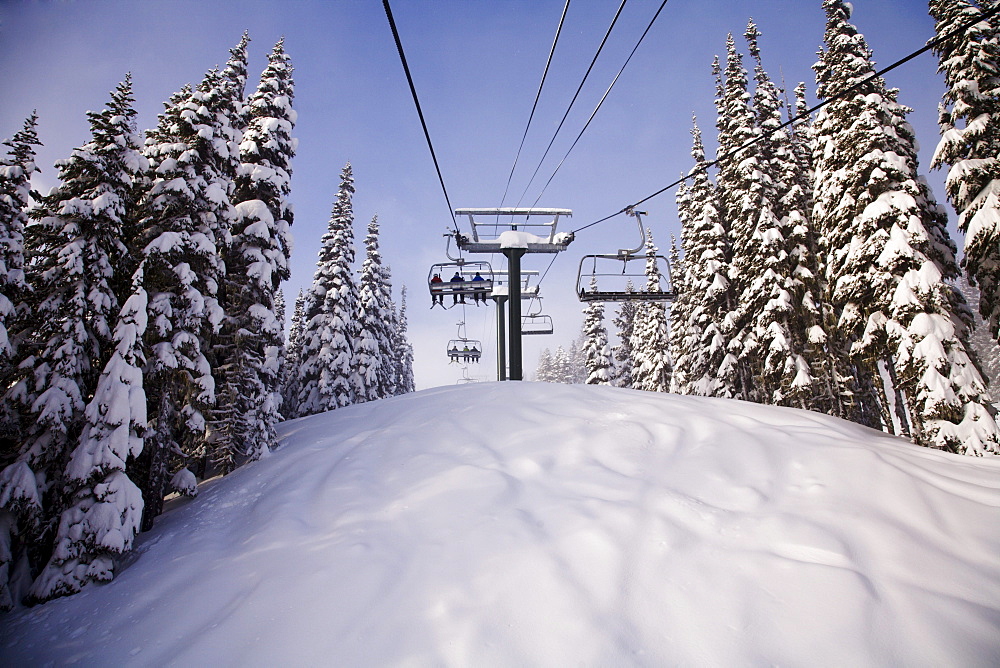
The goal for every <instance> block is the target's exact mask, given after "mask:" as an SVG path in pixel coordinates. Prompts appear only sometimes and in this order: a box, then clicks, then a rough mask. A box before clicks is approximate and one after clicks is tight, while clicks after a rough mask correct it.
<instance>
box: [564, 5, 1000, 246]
mask: <svg viewBox="0 0 1000 668" xmlns="http://www.w3.org/2000/svg"><path fill="white" fill-rule="evenodd" d="M997 13H1000V5H998V6H996V7H994V8H992V9H990V10H987V11H984V12H982V13H981V14H980V15H979V16H978V17H976V18H975V19H974V20H972V21H968V22H967V23H964V24H962V25H960V26H959V27H957V28H955V29H954V30H952V31H950V32H947V33H945V34H943V35H940V36H938V37H936V38H934V39H931V40H929V41H928V42H927V44H925V45H924V46H923V47H921V48H920V49H917V50H916V51H914V52H913V53H910V54H909V55H907V56H904V57H903V58H900V59H899V60H897V61H896V62H894V63H893V64H891V65H889V66H888V67H884V68H882V69H881V70H879V71H877V72H873V73H872V74H870V75H868V76H867V77H865V78H864V79H862V80H861V81H859V82H857V83H856V84H854V85H853V86H850V87H848V88H846V89H845V90H843V91H841V92H840V93H837V94H836V95H832V96H830V97H828V98H826V99H825V100H823V101H822V102H820V103H819V104H817V105H815V106H813V107H811V108H809V109H806V110H805V111H803V112H802V113H801V114H798V115H797V116H794V117H792V118H789V119H788V120H787V121H785V122H784V123H782V124H781V125H778V126H776V127H774V128H771V129H770V130H768V131H766V132H763V133H761V134H760V135H758V136H756V137H754V138H753V139H751V140H749V141H747V142H744V143H743V144H742V145H741V146H738V147H736V148H734V149H731V150H729V151H727V152H725V153H723V154H722V155H720V156H718V157H717V158H716V159H715V160H712V161H710V162H706V163H704V164H703V165H701V166H699V167H695V168H694V169H692V170H691V171H690V172H688V174H687V175H686V176H682V177H681V178H679V179H677V180H676V181H672V182H671V183H668V184H667V185H665V186H663V187H662V188H660V189H659V190H657V191H656V192H654V193H653V194H651V195H647V196H646V197H643V198H642V199H641V200H639V201H638V202H635V203H633V204H629V205H628V206H625V207H623V208H622V209H620V210H619V211H616V212H615V213H612V214H610V215H608V216H605V217H604V218H601V219H600V220H595V221H594V222H592V223H589V224H587V225H584V226H583V227H579V228H577V229H575V230H573V234H576V233H577V232H582V231H583V230H586V229H587V228H590V227H593V226H595V225H598V224H600V223H603V222H605V221H607V220H610V219H611V218H614V217H615V216H618V215H621V214H623V213H625V212H626V211H628V210H629V209H634V208H635V207H637V206H639V205H640V204H643V203H645V202H648V201H649V200H651V199H653V198H654V197H657V196H658V195H662V194H663V193H665V192H666V191H668V190H670V189H671V188H674V187H676V186H678V185H680V184H682V183H684V182H685V181H687V180H688V179H691V178H692V177H694V176H697V175H698V174H701V173H704V172H707V171H708V169H709V168H710V167H714V166H716V165H718V164H719V163H720V162H724V161H726V160H728V159H729V158H731V157H733V156H734V155H735V154H737V153H740V152H741V151H743V150H745V149H747V148H749V147H751V146H753V145H754V144H756V143H757V142H759V141H762V140H764V139H767V138H768V137H771V136H772V135H774V134H775V133H776V132H778V131H779V130H782V129H784V128H786V127H788V126H789V125H792V124H793V123H796V122H797V121H800V120H803V119H805V118H808V117H809V116H810V115H811V114H813V113H814V112H816V111H818V110H820V109H822V108H823V107H825V106H826V105H828V104H830V103H831V102H836V101H837V100H840V99H843V98H845V97H847V96H849V95H852V94H853V93H855V92H856V91H858V90H859V89H861V88H862V87H864V86H865V85H866V84H868V83H870V82H871V81H873V80H874V79H877V78H879V77H881V76H882V75H883V74H885V73H886V72H891V71H892V70H894V69H896V68H897V67H899V66H901V65H904V64H905V63H908V62H909V61H911V60H913V59H914V58H916V57H917V56H920V55H922V54H924V53H926V52H927V51H929V50H931V49H933V48H934V47H935V46H937V45H938V44H940V43H941V42H944V41H945V40H947V39H950V38H952V37H954V36H955V35H957V34H958V33H960V32H962V31H964V30H967V29H969V28H971V27H972V26H974V25H976V24H977V23H980V22H981V21H985V20H987V19H989V18H991V17H992V16H994V15H996V14H997Z"/></svg>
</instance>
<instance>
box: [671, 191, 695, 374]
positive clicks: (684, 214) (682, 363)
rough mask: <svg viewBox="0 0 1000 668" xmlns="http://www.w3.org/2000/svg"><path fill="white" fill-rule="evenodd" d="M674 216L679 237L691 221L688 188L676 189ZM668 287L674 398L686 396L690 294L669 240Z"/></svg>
mask: <svg viewBox="0 0 1000 668" xmlns="http://www.w3.org/2000/svg"><path fill="white" fill-rule="evenodd" d="M676 202H677V214H678V217H679V218H680V220H681V221H682V222H681V235H682V236H683V235H684V234H685V230H690V223H687V224H685V223H684V221H686V220H687V221H690V219H691V215H690V213H691V201H690V199H689V198H688V188H687V186H686V185H684V184H682V186H681V187H679V188H678V189H677V195H676ZM669 261H670V283H671V287H672V288H673V290H674V300H673V302H672V303H671V304H670V311H669V312H668V320H667V325H668V331H667V346H668V347H667V349H668V351H669V352H670V359H671V360H673V369H672V371H671V374H670V391H671V392H673V393H675V394H688V393H689V392H688V391H687V385H688V381H689V378H690V369H689V362H690V359H691V358H690V355H688V354H687V351H686V350H684V326H683V325H684V323H687V322H688V320H689V319H690V312H691V307H692V304H691V301H690V296H691V293H690V290H688V289H687V288H686V281H687V279H686V276H687V269H686V267H685V264H684V260H683V259H682V258H681V251H680V248H679V247H678V246H677V239H676V238H675V237H674V236H673V235H671V236H670V258H669Z"/></svg>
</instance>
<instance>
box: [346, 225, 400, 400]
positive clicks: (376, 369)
mask: <svg viewBox="0 0 1000 668" xmlns="http://www.w3.org/2000/svg"><path fill="white" fill-rule="evenodd" d="M365 249H366V257H365V261H364V263H363V265H362V268H361V285H360V291H359V293H358V315H357V322H358V338H357V339H356V340H355V344H354V351H355V359H356V362H355V365H356V368H357V377H358V379H359V380H360V384H359V386H358V388H357V397H358V401H374V400H376V399H383V398H385V397H388V396H392V391H393V385H394V382H393V375H394V373H393V372H394V368H393V363H392V357H391V356H392V328H393V322H392V300H391V297H390V294H389V293H390V286H388V285H386V282H385V279H386V276H385V272H384V271H383V266H382V256H381V254H380V253H379V248H378V218H377V217H373V218H372V221H371V223H369V224H368V236H367V237H365Z"/></svg>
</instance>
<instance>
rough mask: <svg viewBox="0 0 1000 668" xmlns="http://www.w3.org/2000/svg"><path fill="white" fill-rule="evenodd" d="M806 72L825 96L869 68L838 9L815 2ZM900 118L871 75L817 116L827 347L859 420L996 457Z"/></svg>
mask: <svg viewBox="0 0 1000 668" xmlns="http://www.w3.org/2000/svg"><path fill="white" fill-rule="evenodd" d="M823 6H824V9H825V10H826V14H827V29H826V35H825V37H824V42H825V47H824V50H823V51H822V52H821V54H820V61H819V62H818V63H817V64H816V65H815V66H814V67H815V69H816V80H817V84H818V94H819V96H820V97H821V98H832V97H834V96H836V95H838V94H839V93H841V92H842V91H845V90H847V89H848V88H849V87H851V86H853V85H854V84H855V83H856V82H858V81H861V80H864V79H865V78H866V77H869V76H870V75H871V74H872V73H873V72H874V71H875V70H874V65H873V64H872V61H871V51H870V50H869V48H868V46H867V44H866V42H865V40H864V37H863V36H861V35H860V34H858V32H857V30H856V28H855V27H854V26H853V25H851V24H850V23H849V22H848V19H849V18H850V8H849V5H847V3H845V2H843V0H825V1H824V3H823ZM908 111H909V110H908V109H907V108H905V107H903V106H902V105H900V104H899V103H898V102H897V101H896V91H895V90H892V89H888V88H886V86H885V82H884V81H883V80H882V79H881V78H877V77H876V78H872V79H870V80H869V81H868V83H867V84H866V86H864V87H863V89H861V90H858V91H856V92H855V93H854V94H853V95H852V96H850V97H847V98H844V99H836V100H834V101H833V102H831V103H830V104H828V105H827V106H826V107H824V108H823V109H822V110H821V112H820V114H819V116H818V117H817V119H816V123H815V125H814V127H815V137H816V148H815V154H814V155H815V166H816V192H815V205H814V209H813V220H814V222H815V223H816V224H817V227H818V228H819V229H820V230H821V231H822V234H823V241H824V246H823V251H824V253H825V256H826V257H825V260H826V262H825V266H826V282H827V294H826V299H827V301H828V302H829V303H830V305H831V307H832V309H833V315H834V317H835V325H836V329H835V330H834V336H835V337H836V339H837V341H836V343H835V345H836V346H837V347H838V348H839V351H840V354H841V360H849V361H850V362H851V363H853V365H854V368H853V371H854V373H856V374H858V379H859V383H860V384H861V386H862V388H864V387H865V385H868V387H869V389H868V391H866V392H863V393H862V396H861V399H862V409H863V410H862V415H861V416H860V417H861V419H862V420H863V421H865V422H867V423H869V424H874V425H875V426H880V427H882V428H883V429H885V430H887V431H891V432H894V433H904V434H905V433H909V435H910V436H911V437H912V438H913V440H914V441H916V442H917V443H919V444H922V445H927V446H931V447H937V448H942V449H946V450H951V451H954V452H960V453H966V454H973V455H982V454H985V453H1000V429H998V427H997V423H996V421H995V419H994V417H993V414H992V409H991V407H990V406H989V402H988V399H987V397H986V396H985V384H984V383H983V381H982V378H981V377H980V375H979V372H978V371H977V369H976V367H975V364H974V363H973V361H972V359H971V358H970V356H969V354H968V350H967V330H968V320H967V316H968V312H967V307H966V306H965V304H964V300H962V298H961V296H960V295H959V294H958V292H957V290H956V289H955V288H954V287H953V286H951V285H949V284H948V283H947V282H946V279H949V278H954V277H955V276H957V273H958V267H957V265H956V262H955V257H954V253H955V249H954V244H953V243H952V242H951V239H950V238H949V237H948V233H947V229H946V227H945V216H944V212H943V211H942V210H941V208H940V207H938V206H937V205H936V204H935V202H934V200H933V198H932V195H931V193H930V189H929V188H928V186H927V184H926V182H925V181H924V180H923V179H922V178H920V177H919V176H918V174H917V159H916V148H915V141H914V137H913V129H912V127H911V126H910V125H909V123H907V122H906V114H907V113H908Z"/></svg>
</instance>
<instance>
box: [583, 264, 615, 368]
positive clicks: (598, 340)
mask: <svg viewBox="0 0 1000 668" xmlns="http://www.w3.org/2000/svg"><path fill="white" fill-rule="evenodd" d="M590 289H591V291H594V290H597V277H591V279H590ZM583 335H584V342H583V356H584V362H585V364H586V368H587V378H586V383H587V384H588V385H608V384H610V383H611V370H612V369H611V346H610V345H609V344H608V330H607V329H606V328H605V326H604V304H603V303H602V302H590V303H589V304H587V307H586V308H585V309H584V310H583Z"/></svg>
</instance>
